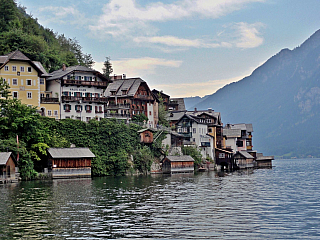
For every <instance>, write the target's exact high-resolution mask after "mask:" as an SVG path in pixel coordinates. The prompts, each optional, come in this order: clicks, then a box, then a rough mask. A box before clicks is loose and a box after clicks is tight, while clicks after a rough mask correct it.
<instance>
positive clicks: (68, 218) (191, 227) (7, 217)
mask: <svg viewBox="0 0 320 240" xmlns="http://www.w3.org/2000/svg"><path fill="white" fill-rule="evenodd" d="M273 165H274V168H272V169H257V170H253V171H242V172H233V173H227V174H224V175H222V174H217V173H216V172H205V173H200V174H196V175H174V176H162V175H157V176H135V177H119V178H94V179H74V180H72V179H71V180H54V181H34V182H21V183H18V184H15V185H14V184H10V185H2V186H0V196H1V197H0V200H1V203H0V219H1V224H0V239H14V238H16V239H21V238H23V239H115V238H120V239H125V238H139V239H141V238H149V239H150V238H155V239H320V171H319V169H320V159H301V160H300V159H294V160H275V161H274V162H273Z"/></svg>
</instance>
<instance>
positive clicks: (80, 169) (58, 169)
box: [47, 148, 95, 178]
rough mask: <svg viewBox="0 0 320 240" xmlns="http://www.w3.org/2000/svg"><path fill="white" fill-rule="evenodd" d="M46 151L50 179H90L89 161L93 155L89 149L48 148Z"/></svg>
mask: <svg viewBox="0 0 320 240" xmlns="http://www.w3.org/2000/svg"><path fill="white" fill-rule="evenodd" d="M47 151H48V154H49V159H48V165H49V171H50V172H51V174H52V178H81V177H91V160H92V159H93V158H94V157H95V155H94V154H93V153H92V152H91V151H90V149H89V148H49V149H48V150H47Z"/></svg>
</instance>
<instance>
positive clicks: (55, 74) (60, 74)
mask: <svg viewBox="0 0 320 240" xmlns="http://www.w3.org/2000/svg"><path fill="white" fill-rule="evenodd" d="M72 72H89V73H93V74H98V75H99V77H100V78H103V79H104V80H107V78H106V77H104V76H103V75H102V74H101V73H100V72H99V71H97V70H94V69H92V68H88V67H86V66H80V65H77V66H71V67H67V68H66V69H65V70H63V68H61V69H59V70H56V71H54V72H52V73H50V75H51V77H49V78H48V80H55V79H61V78H63V77H64V76H67V75H68V74H70V73H72Z"/></svg>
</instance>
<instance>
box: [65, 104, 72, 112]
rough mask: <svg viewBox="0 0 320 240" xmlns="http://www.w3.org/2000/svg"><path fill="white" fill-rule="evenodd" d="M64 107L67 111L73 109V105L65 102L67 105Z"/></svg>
mask: <svg viewBox="0 0 320 240" xmlns="http://www.w3.org/2000/svg"><path fill="white" fill-rule="evenodd" d="M63 109H64V110H65V111H66V112H70V110H71V105H70V104H65V105H64V106H63Z"/></svg>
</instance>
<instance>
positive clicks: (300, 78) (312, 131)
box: [195, 30, 320, 157]
mask: <svg viewBox="0 0 320 240" xmlns="http://www.w3.org/2000/svg"><path fill="white" fill-rule="evenodd" d="M195 107H197V108H198V109H206V108H212V109H214V110H215V111H219V112H221V116H222V121H223V122H224V124H226V123H252V124H253V128H254V133H253V145H254V149H256V150H259V151H262V152H264V153H265V154H272V155H276V156H284V157H307V156H308V155H312V156H316V157H320V144H319V143H320V141H319V137H320V126H319V124H320V30H318V31H317V32H315V33H314V34H313V35H312V36H311V37H310V38H309V39H308V40H306V41H305V42H304V43H303V44H302V45H301V46H299V47H297V48H295V49H293V50H289V49H283V50H281V51H280V52H279V53H278V54H276V55H275V56H273V57H271V58H270V59H269V60H267V61H266V62H265V63H264V64H263V65H261V66H260V67H258V68H257V69H256V70H254V71H253V73H252V74H251V75H250V76H248V77H245V78H244V79H242V80H240V81H238V82H234V83H231V84H228V85H226V86H225V87H223V88H221V89H219V90H218V91H217V92H216V93H214V94H212V95H209V96H208V97H207V98H206V99H204V100H203V101H201V102H199V103H197V104H196V105H195Z"/></svg>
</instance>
